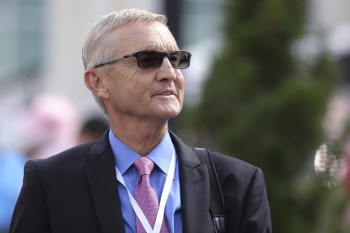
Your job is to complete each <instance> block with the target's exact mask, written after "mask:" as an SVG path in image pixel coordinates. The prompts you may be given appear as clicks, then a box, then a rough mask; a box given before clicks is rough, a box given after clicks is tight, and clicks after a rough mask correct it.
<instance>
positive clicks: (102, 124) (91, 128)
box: [78, 115, 109, 144]
mask: <svg viewBox="0 0 350 233" xmlns="http://www.w3.org/2000/svg"><path fill="white" fill-rule="evenodd" d="M108 128H109V125H108V121H107V119H106V118H105V117H103V116H99V115H94V116H91V117H89V118H88V119H86V120H85V121H84V122H83V124H82V126H81V128H80V134H79V140H78V143H79V144H84V143H87V142H92V141H96V140H97V139H99V138H101V137H102V135H103V134H104V133H105V132H106V130H107V129H108Z"/></svg>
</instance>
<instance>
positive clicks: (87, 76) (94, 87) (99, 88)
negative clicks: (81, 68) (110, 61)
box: [84, 68, 108, 98]
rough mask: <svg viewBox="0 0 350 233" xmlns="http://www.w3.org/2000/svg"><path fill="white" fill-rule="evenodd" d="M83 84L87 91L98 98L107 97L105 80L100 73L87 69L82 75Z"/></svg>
mask: <svg viewBox="0 0 350 233" xmlns="http://www.w3.org/2000/svg"><path fill="white" fill-rule="evenodd" d="M84 82H85V85H86V86H87V87H88V88H89V90H90V91H91V92H92V93H93V94H94V95H96V96H98V97H100V98H107V97H108V88H107V79H106V77H104V78H103V77H102V72H99V71H98V70H96V69H95V68H92V69H88V70H86V71H85V73H84Z"/></svg>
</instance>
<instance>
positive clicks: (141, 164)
mask: <svg viewBox="0 0 350 233" xmlns="http://www.w3.org/2000/svg"><path fill="white" fill-rule="evenodd" d="M134 166H135V167H136V169H137V171H138V173H139V176H143V175H150V174H151V172H152V170H153V168H154V163H153V162H152V160H150V159H149V158H147V157H141V158H139V159H137V160H136V161H135V163H134Z"/></svg>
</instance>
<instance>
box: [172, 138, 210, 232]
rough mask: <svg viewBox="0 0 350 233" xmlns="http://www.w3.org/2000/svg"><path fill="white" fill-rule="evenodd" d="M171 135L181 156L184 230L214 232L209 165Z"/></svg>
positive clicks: (179, 156)
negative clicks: (210, 203)
mask: <svg viewBox="0 0 350 233" xmlns="http://www.w3.org/2000/svg"><path fill="white" fill-rule="evenodd" d="M171 136H172V140H173V143H174V145H175V149H176V153H177V155H178V158H179V166H180V170H179V172H180V187H181V206H182V212H181V213H182V225H183V232H184V233H192V232H202V233H205V232H213V225H212V224H210V223H211V222H212V219H211V217H210V213H209V202H210V182H209V175H208V170H207V166H206V165H205V164H204V165H203V164H201V163H200V161H199V159H198V157H197V155H196V154H195V153H194V152H193V150H192V149H191V148H189V147H188V146H186V145H185V144H184V143H182V142H181V140H180V139H179V138H177V137H176V136H175V135H174V134H172V133H171Z"/></svg>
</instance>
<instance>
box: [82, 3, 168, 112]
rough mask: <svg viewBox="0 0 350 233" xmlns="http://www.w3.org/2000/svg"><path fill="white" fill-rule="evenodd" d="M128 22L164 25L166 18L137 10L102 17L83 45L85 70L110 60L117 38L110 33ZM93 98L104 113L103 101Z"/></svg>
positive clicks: (106, 69) (112, 13) (127, 10)
mask: <svg viewBox="0 0 350 233" xmlns="http://www.w3.org/2000/svg"><path fill="white" fill-rule="evenodd" d="M130 22H160V23H162V24H164V25H166V24H167V18H166V16H164V15H160V14H154V13H151V12H148V11H145V10H139V9H124V10H121V11H117V12H111V13H109V14H107V15H104V16H102V17H101V18H100V19H99V20H98V21H97V22H96V23H95V24H94V25H93V26H92V28H91V30H90V32H89V33H88V34H87V37H86V40H85V42H84V44H83V48H82V59H83V64H84V68H85V70H86V69H88V68H92V67H94V66H95V65H96V64H98V63H100V62H103V61H106V60H108V59H111V58H112V57H111V56H112V55H113V53H114V52H115V51H113V50H112V49H111V47H112V46H111V44H113V45H114V46H115V45H116V41H117V38H115V36H114V37H111V35H112V33H111V32H113V31H114V30H115V29H117V28H119V27H122V26H124V25H125V24H127V23H130ZM102 68H103V69H105V71H106V72H108V71H109V67H108V66H106V67H102ZM94 98H95V100H96V102H97V103H98V104H99V105H100V107H101V108H102V110H103V111H104V112H105V113H106V108H105V106H104V104H103V101H102V100H101V99H100V98H99V97H97V96H95V95H94Z"/></svg>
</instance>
